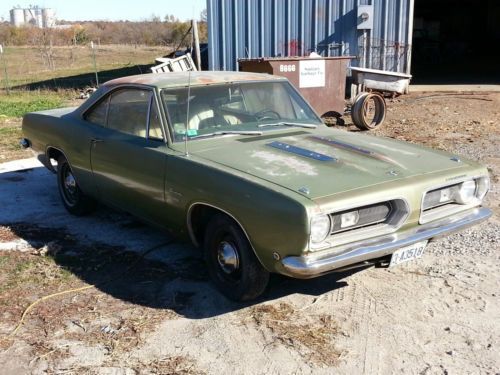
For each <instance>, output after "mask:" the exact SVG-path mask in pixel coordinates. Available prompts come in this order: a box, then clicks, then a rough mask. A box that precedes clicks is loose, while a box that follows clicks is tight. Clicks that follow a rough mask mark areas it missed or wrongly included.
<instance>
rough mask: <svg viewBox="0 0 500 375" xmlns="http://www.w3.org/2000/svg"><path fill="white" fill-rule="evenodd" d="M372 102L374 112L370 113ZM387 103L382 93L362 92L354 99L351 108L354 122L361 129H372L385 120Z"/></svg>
mask: <svg viewBox="0 0 500 375" xmlns="http://www.w3.org/2000/svg"><path fill="white" fill-rule="evenodd" d="M370 102H373V104H374V113H373V116H371V115H370V114H369V113H368V107H369V105H370ZM385 112H386V105H385V100H384V98H383V96H382V95H380V94H376V93H369V92H362V93H361V94H359V95H358V96H357V97H356V99H355V100H354V105H353V106H352V109H351V117H352V122H354V125H356V126H357V127H358V128H359V129H361V130H371V129H374V128H376V127H377V126H380V125H381V124H382V123H383V122H384V120H385Z"/></svg>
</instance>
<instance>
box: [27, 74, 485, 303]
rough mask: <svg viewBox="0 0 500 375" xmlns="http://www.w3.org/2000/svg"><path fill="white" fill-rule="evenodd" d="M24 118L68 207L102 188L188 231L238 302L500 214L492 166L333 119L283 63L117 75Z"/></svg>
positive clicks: (383, 262)
mask: <svg viewBox="0 0 500 375" xmlns="http://www.w3.org/2000/svg"><path fill="white" fill-rule="evenodd" d="M23 131H24V135H25V138H23V139H22V140H21V143H22V144H23V145H24V146H25V147H31V148H32V149H33V150H34V151H35V152H36V153H37V155H38V158H39V160H40V161H41V162H42V163H43V164H44V165H45V166H46V167H47V168H49V169H50V170H52V171H53V172H56V173H57V182H58V186H59V192H60V195H61V198H62V202H63V204H64V206H65V207H66V208H67V210H68V211H69V212H70V213H72V214H75V215H82V214H85V213H88V212H89V211H91V209H92V208H93V207H94V205H95V202H96V201H99V202H102V203H105V204H107V205H110V206H114V207H117V208H119V209H121V210H124V211H127V212H129V213H131V214H133V215H135V216H137V217H139V218H141V219H143V220H146V221H148V222H151V223H154V224H156V225H160V226H161V227H164V228H168V229H169V230H170V231H171V232H172V233H173V234H174V235H175V236H179V237H181V238H184V239H190V240H191V241H192V242H193V243H194V244H195V245H196V246H199V247H201V248H202V249H203V252H204V256H205V259H206V263H207V267H208V269H209V273H210V275H211V278H212V279H213V282H214V283H215V285H216V286H217V287H218V289H219V290H220V291H221V292H222V293H223V294H224V295H226V296H227V297H228V298H230V299H233V300H248V299H252V298H255V297H257V296H259V295H260V294H261V293H262V292H263V291H264V289H265V288H266V285H267V284H268V280H269V274H270V273H271V272H275V273H280V274H283V275H288V276H291V277H295V278H311V277H316V276H320V275H323V274H325V273H328V272H331V271H337V270H345V269H348V268H354V267H359V266H368V265H379V266H389V265H396V264H399V263H401V262H404V261H406V260H410V259H414V258H417V257H419V256H421V255H422V253H423V251H424V248H425V245H426V243H427V241H429V240H430V239H433V238H436V237H439V236H443V235H447V234H449V233H451V232H453V231H456V230H460V229H462V228H465V227H468V226H470V225H473V224H477V223H478V222H480V221H482V220H484V219H487V218H488V217H489V216H490V215H491V211H490V210H489V209H487V208H483V207H481V203H482V200H483V198H484V196H485V195H486V193H487V192H488V189H489V178H488V172H487V170H486V168H484V167H482V166H481V165H479V164H477V163H475V162H473V161H469V160H464V159H462V158H459V157H457V156H454V155H451V154H448V153H445V152H441V151H433V150H429V149H427V148H423V147H420V146H417V145H413V144H408V143H404V142H399V141H396V140H392V139H386V138H377V137H373V136H370V135H365V134H360V133H348V132H345V131H339V130H333V129H330V128H328V127H327V126H325V125H324V124H323V122H322V121H321V119H320V118H319V117H318V115H317V114H316V113H315V112H314V111H313V110H312V109H311V107H310V106H309V105H308V104H307V103H306V102H305V100H304V99H303V98H302V97H301V96H300V94H299V93H298V92H297V91H296V90H295V89H294V87H293V86H292V85H291V84H290V83H289V82H288V81H287V80H286V79H284V78H280V77H276V76H270V75H264V74H255V73H237V72H192V73H187V72H183V73H166V74H147V75H138V76H132V77H125V78H120V79H117V80H113V81H110V82H107V83H105V84H104V85H102V86H101V87H100V88H99V89H98V90H97V91H96V92H95V93H94V94H93V95H92V97H91V98H90V99H88V100H87V101H86V102H85V103H84V104H82V105H81V106H80V107H78V108H68V109H57V110H50V111H43V112H36V113H28V114H26V116H25V117H24V120H23ZM51 160H53V161H57V169H55V167H53V164H52V162H51Z"/></svg>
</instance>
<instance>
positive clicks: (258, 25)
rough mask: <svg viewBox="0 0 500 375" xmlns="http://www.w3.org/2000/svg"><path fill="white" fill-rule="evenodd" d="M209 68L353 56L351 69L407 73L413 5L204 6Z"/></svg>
mask: <svg viewBox="0 0 500 375" xmlns="http://www.w3.org/2000/svg"><path fill="white" fill-rule="evenodd" d="M207 5H208V9H207V11H208V40H209V46H210V49H209V67H210V69H213V70H236V69H237V60H238V59H239V58H256V57H263V56H267V57H276V56H306V55H309V54H310V53H311V52H316V53H318V54H320V55H322V56H342V55H351V56H357V59H355V60H353V61H352V63H351V65H353V66H362V67H366V68H373V69H382V70H388V71H394V72H402V73H408V72H409V71H410V58H411V56H410V54H411V46H410V45H411V39H412V27H413V26H412V22H413V7H414V0H208V1H207Z"/></svg>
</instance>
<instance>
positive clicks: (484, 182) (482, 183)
mask: <svg viewBox="0 0 500 375" xmlns="http://www.w3.org/2000/svg"><path fill="white" fill-rule="evenodd" d="M488 190H490V177H489V176H484V177H481V178H478V179H477V192H476V196H477V198H478V199H481V200H483V198H484V197H485V196H486V193H487V192H488Z"/></svg>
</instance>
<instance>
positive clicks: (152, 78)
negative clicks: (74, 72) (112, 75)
mask: <svg viewBox="0 0 500 375" xmlns="http://www.w3.org/2000/svg"><path fill="white" fill-rule="evenodd" d="M283 79H284V78H282V77H279V76H272V75H269V74H262V73H249V72H219V71H208V72H191V73H188V72H172V73H159V74H153V73H151V74H141V75H135V76H128V77H121V78H117V79H114V80H111V81H108V82H106V83H105V84H104V85H105V86H115V85H123V84H127V83H129V84H141V85H148V86H155V87H158V88H168V87H179V86H187V85H188V83H190V84H191V85H192V86H196V85H209V84H224V83H231V82H242V81H274V80H283Z"/></svg>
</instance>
